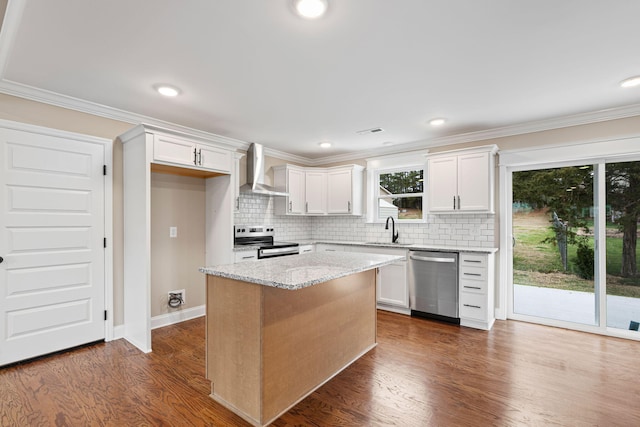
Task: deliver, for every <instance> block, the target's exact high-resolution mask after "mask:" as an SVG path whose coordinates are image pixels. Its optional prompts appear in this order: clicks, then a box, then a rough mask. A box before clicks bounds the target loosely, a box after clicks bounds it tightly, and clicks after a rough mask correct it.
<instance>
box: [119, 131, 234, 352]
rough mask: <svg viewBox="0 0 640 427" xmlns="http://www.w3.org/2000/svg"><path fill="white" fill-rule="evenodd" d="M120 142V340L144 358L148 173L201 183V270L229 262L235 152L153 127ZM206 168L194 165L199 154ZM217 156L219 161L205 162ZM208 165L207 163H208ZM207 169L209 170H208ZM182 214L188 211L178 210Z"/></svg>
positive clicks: (147, 298)
mask: <svg viewBox="0 0 640 427" xmlns="http://www.w3.org/2000/svg"><path fill="white" fill-rule="evenodd" d="M119 139H120V141H121V142H122V162H123V200H124V265H123V276H124V277H123V281H124V297H123V299H124V313H123V315H124V324H123V330H124V338H125V339H127V341H129V342H131V343H132V344H133V345H135V346H136V347H138V348H139V349H140V350H142V351H144V352H149V351H151V299H152V298H151V274H150V271H151V251H152V250H153V248H152V245H151V173H152V172H157V173H169V174H179V175H185V176H192V177H200V178H203V179H204V180H205V195H204V196H205V209H206V219H205V224H204V229H203V230H202V232H203V233H204V235H205V236H206V237H205V248H204V251H205V254H204V255H205V262H206V265H217V264H228V263H231V262H233V260H234V258H233V252H232V250H233V210H234V207H233V206H234V204H235V200H234V199H235V198H234V195H235V194H236V193H235V191H234V188H235V187H236V186H237V185H234V182H235V179H234V178H235V177H234V176H230V175H235V174H236V172H237V171H236V170H233V169H234V168H233V167H232V160H231V159H233V154H234V152H235V149H228V148H226V147H227V146H228V144H227V143H226V142H224V141H223V142H220V145H216V143H217V141H216V140H211V141H210V142H205V141H203V140H202V139H201V138H199V137H195V136H194V137H193V138H190V135H187V134H183V133H180V132H173V131H170V130H167V129H161V128H158V127H155V126H149V125H139V126H136V127H134V128H133V129H131V130H129V131H127V132H126V133H124V134H123V135H120V136H119ZM203 148H204V149H205V151H204V152H202V153H201V160H203V164H204V165H206V167H204V166H201V165H196V164H195V163H194V162H193V159H194V158H193V157H192V155H194V152H193V150H194V149H195V150H196V152H195V156H196V163H197V160H198V159H197V155H198V150H199V149H203ZM218 154H219V155H220V159H222V160H220V161H218V160H211V156H218ZM210 160H211V161H210ZM208 168H210V169H208ZM182 209H189V206H183V207H182Z"/></svg>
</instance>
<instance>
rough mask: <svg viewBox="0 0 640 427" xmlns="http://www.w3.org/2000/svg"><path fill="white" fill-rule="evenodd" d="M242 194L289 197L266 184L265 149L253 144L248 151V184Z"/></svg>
mask: <svg viewBox="0 0 640 427" xmlns="http://www.w3.org/2000/svg"><path fill="white" fill-rule="evenodd" d="M240 192H241V193H249V194H261V195H264V196H288V195H289V193H286V192H284V191H279V190H277V189H275V188H274V187H271V186H270V185H266V184H265V183H264V148H263V147H262V145H261V144H256V143H252V144H251V145H250V146H249V149H248V150H247V183H246V184H244V185H243V186H241V187H240Z"/></svg>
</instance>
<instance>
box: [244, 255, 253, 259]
mask: <svg viewBox="0 0 640 427" xmlns="http://www.w3.org/2000/svg"><path fill="white" fill-rule="evenodd" d="M251 258H255V256H254V255H249V256H243V257H242V259H251Z"/></svg>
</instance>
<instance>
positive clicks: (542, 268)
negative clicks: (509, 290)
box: [513, 216, 640, 298]
mask: <svg viewBox="0 0 640 427" xmlns="http://www.w3.org/2000/svg"><path fill="white" fill-rule="evenodd" d="M532 219H534V217H532ZM607 228H609V227H607ZM611 228H612V229H616V227H615V225H612V226H611ZM514 236H515V238H516V245H515V247H514V251H513V270H514V271H513V276H514V283H518V284H522V285H531V286H543V287H552V288H557V289H567V290H576V291H585V292H593V281H592V280H584V279H581V278H580V277H579V276H578V275H577V274H576V270H577V269H576V268H575V261H576V251H577V247H576V245H569V247H568V248H567V252H568V260H569V263H568V264H569V265H568V271H564V268H563V266H562V259H561V257H560V253H559V251H558V247H557V246H556V245H554V244H553V243H543V241H544V240H545V239H547V238H549V237H552V238H553V237H554V232H553V230H551V228H549V223H548V220H543V221H541V220H540V218H539V216H538V218H537V221H533V220H532V221H528V218H524V220H522V219H521V221H515V222H514ZM590 245H591V247H593V238H591V239H590ZM606 246H607V256H606V266H607V294H609V295H620V296H631V297H636V298H640V278H631V279H626V278H622V277H620V268H621V264H622V238H619V237H607V241H606ZM636 250H637V253H636V255H637V257H636V259H637V261H640V248H637V249H636ZM638 265H639V270H640V262H639V264H638Z"/></svg>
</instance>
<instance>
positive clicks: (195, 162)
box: [193, 148, 198, 166]
mask: <svg viewBox="0 0 640 427" xmlns="http://www.w3.org/2000/svg"><path fill="white" fill-rule="evenodd" d="M193 164H194V165H196V166H197V165H198V149H197V148H194V149H193Z"/></svg>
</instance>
